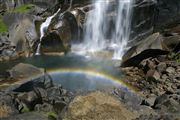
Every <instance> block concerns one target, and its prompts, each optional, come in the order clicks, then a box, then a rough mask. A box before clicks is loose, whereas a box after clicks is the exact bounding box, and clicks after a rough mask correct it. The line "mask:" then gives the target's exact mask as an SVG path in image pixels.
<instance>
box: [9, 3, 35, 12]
mask: <svg viewBox="0 0 180 120" xmlns="http://www.w3.org/2000/svg"><path fill="white" fill-rule="evenodd" d="M33 7H34V5H33V4H25V5H21V6H19V7H16V8H15V9H14V10H13V11H12V12H19V13H26V12H28V11H29V10H31V9H32V8H33Z"/></svg>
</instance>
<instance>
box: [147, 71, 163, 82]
mask: <svg viewBox="0 0 180 120" xmlns="http://www.w3.org/2000/svg"><path fill="white" fill-rule="evenodd" d="M146 77H147V79H148V80H153V81H159V79H160V74H159V73H158V72H157V71H156V70H152V69H151V70H149V71H148V72H147V74H146Z"/></svg>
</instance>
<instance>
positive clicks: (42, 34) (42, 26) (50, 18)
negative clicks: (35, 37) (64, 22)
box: [35, 9, 61, 55]
mask: <svg viewBox="0 0 180 120" xmlns="http://www.w3.org/2000/svg"><path fill="white" fill-rule="evenodd" d="M60 10H61V9H58V11H57V12H56V13H54V14H53V15H52V16H50V17H48V18H47V19H46V21H45V22H43V23H42V24H41V26H40V35H41V36H40V42H39V44H38V47H37V50H36V53H35V55H40V50H41V41H42V38H43V36H44V35H45V31H46V30H47V28H48V26H49V24H50V23H51V20H52V19H53V18H54V17H55V16H56V15H57V14H58V12H59V11H60Z"/></svg>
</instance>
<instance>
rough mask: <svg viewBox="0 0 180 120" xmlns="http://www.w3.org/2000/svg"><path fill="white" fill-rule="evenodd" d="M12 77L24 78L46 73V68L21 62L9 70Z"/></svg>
mask: <svg viewBox="0 0 180 120" xmlns="http://www.w3.org/2000/svg"><path fill="white" fill-rule="evenodd" d="M8 72H9V75H10V77H11V78H14V79H23V78H31V77H32V76H36V75H41V74H44V70H43V69H40V68H37V67H35V66H33V65H30V64H24V63H19V64H18V65H16V66H14V67H13V68H12V69H11V70H9V71H8Z"/></svg>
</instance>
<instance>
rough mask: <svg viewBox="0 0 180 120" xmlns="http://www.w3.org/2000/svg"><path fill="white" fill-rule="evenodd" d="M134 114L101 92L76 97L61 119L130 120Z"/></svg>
mask: <svg viewBox="0 0 180 120" xmlns="http://www.w3.org/2000/svg"><path fill="white" fill-rule="evenodd" d="M134 117H135V114H134V113H132V112H130V111H129V110H127V109H126V108H125V107H124V106H123V105H122V104H121V103H120V101H118V100H117V99H115V98H114V97H112V96H110V95H107V94H105V93H101V92H94V93H90V94H87V95H86V96H78V97H76V98H75V99H74V100H73V101H72V102H71V103H70V105H69V107H68V111H67V113H66V114H65V117H64V118H63V120H77V119H85V120H110V119H113V120H121V119H122V120H130V119H132V118H134Z"/></svg>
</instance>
